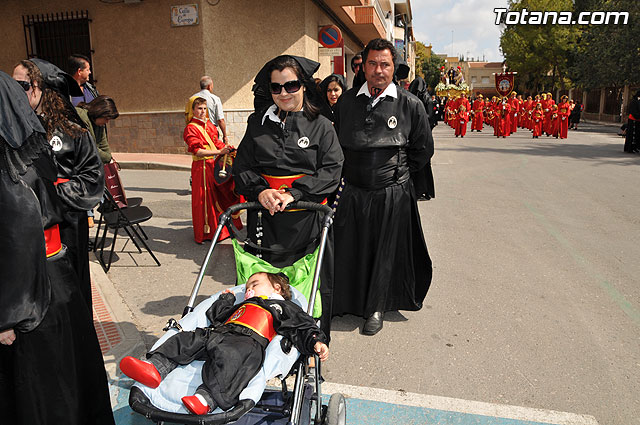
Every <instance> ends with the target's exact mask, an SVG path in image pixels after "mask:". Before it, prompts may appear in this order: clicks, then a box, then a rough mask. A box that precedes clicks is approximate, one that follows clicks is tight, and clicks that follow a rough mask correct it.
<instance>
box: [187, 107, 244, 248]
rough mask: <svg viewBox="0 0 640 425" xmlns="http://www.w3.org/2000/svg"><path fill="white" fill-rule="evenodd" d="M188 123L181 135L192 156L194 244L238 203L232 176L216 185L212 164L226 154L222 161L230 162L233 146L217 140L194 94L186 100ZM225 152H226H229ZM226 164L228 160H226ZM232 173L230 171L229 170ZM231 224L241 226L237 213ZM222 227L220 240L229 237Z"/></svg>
mask: <svg viewBox="0 0 640 425" xmlns="http://www.w3.org/2000/svg"><path fill="white" fill-rule="evenodd" d="M185 112H186V118H187V126H186V127H185V129H184V133H183V138H184V141H185V143H186V144H187V146H188V147H187V150H188V151H189V152H191V154H192V155H193V162H192V163H191V216H192V220H193V237H194V239H195V241H196V242H197V243H202V242H203V241H205V240H211V239H213V234H214V233H215V230H216V227H218V216H219V215H220V214H222V213H223V212H224V211H225V210H226V209H227V208H229V207H230V206H231V205H233V204H237V203H238V202H240V197H239V196H238V195H237V194H236V192H235V185H234V183H233V179H231V178H229V179H228V180H226V181H225V182H224V183H222V184H219V183H217V182H216V179H215V170H214V165H215V161H216V159H217V157H218V156H220V155H225V156H224V157H223V161H229V160H230V159H231V157H232V155H233V153H232V151H233V148H232V147H230V146H226V145H225V144H224V142H222V141H221V140H220V139H218V129H217V127H216V126H215V125H214V124H213V123H212V122H211V121H209V118H208V117H207V115H208V111H207V101H206V100H205V99H204V98H201V97H197V96H194V97H192V98H191V99H189V102H187V108H186V111H185ZM230 153H231V155H228V156H227V154H230ZM227 163H229V162H227ZM228 176H231V170H230V169H229V171H228ZM233 223H234V225H235V226H236V227H237V228H238V229H241V228H242V222H241V221H240V215H239V213H238V214H237V215H234V216H233ZM228 237H229V231H228V230H227V229H226V228H225V229H223V230H222V233H221V234H220V240H222V239H225V238H228Z"/></svg>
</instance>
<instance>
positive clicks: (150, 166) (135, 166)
mask: <svg viewBox="0 0 640 425" xmlns="http://www.w3.org/2000/svg"><path fill="white" fill-rule="evenodd" d="M118 164H120V167H121V168H122V169H123V170H170V171H189V170H191V167H190V166H186V165H177V164H168V163H162V162H144V161H118Z"/></svg>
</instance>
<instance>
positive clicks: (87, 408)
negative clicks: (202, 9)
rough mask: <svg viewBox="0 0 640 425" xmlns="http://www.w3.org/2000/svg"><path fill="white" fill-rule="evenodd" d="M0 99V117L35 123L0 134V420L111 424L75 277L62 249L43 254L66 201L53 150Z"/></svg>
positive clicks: (29, 114) (16, 424) (28, 117)
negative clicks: (15, 133) (1, 340)
mask: <svg viewBox="0 0 640 425" xmlns="http://www.w3.org/2000/svg"><path fill="white" fill-rule="evenodd" d="M6 77H8V76H6V74H1V73H0V80H2V79H4V78H6ZM2 90H3V87H2V84H0V92H2ZM20 99H22V100H23V102H24V103H26V104H27V105H28V103H27V99H26V97H25V96H24V94H20V97H15V98H14V100H20ZM2 106H3V107H2V108H0V120H1V121H5V119H11V120H18V121H21V125H23V126H24V127H23V128H26V127H27V126H29V124H26V123H28V122H32V127H33V130H34V131H33V132H32V133H31V134H30V135H29V136H28V137H27V139H26V140H22V141H20V140H19V139H15V140H13V141H12V143H11V145H9V143H7V142H5V140H4V135H3V136H2V137H0V205H2V208H1V209H0V234H1V235H2V236H3V243H2V245H1V247H0V269H1V270H2V279H0V293H1V294H2V296H1V297H0V330H6V329H14V330H15V332H16V340H15V341H14V342H13V344H12V345H9V346H5V345H1V346H0V410H1V411H2V422H3V423H8V424H9V423H10V424H12V425H27V424H29V425H32V424H39V425H54V424H55V425H57V424H61V423H64V424H69V425H86V424H99V425H113V424H114V420H113V414H112V412H111V404H110V399H109V391H108V387H107V377H106V372H105V370H104V363H103V359H102V354H101V352H100V346H99V343H98V338H97V336H96V332H95V328H94V327H93V318H92V314H91V311H90V310H89V308H88V307H87V305H86V303H85V302H84V300H83V299H82V296H81V294H80V291H79V289H78V287H79V285H78V278H77V276H76V274H75V272H74V270H73V268H72V267H71V264H70V263H69V261H68V258H67V252H66V248H64V247H63V248H62V250H61V251H60V252H58V253H57V254H55V255H52V256H51V257H49V258H47V257H46V251H45V239H44V229H46V228H49V227H51V226H53V225H55V224H59V223H61V222H62V209H63V207H62V204H61V202H60V201H59V199H58V196H57V194H56V191H55V189H54V187H53V181H54V180H55V179H56V168H55V165H54V162H53V155H52V152H51V149H50V147H49V146H48V145H47V142H46V139H45V137H44V134H43V132H40V131H41V130H42V128H39V129H38V128H37V127H38V126H37V125H33V119H34V117H35V114H34V113H33V111H31V110H28V111H27V110H24V108H23V109H22V112H16V111H20V109H16V108H13V109H10V108H8V107H7V104H3V105H2ZM23 114H24V115H23ZM7 117H11V118H7ZM25 134H26V133H25ZM13 146H16V148H14V147H13Z"/></svg>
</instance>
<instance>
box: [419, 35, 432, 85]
mask: <svg viewBox="0 0 640 425" xmlns="http://www.w3.org/2000/svg"><path fill="white" fill-rule="evenodd" d="M430 57H431V50H430V49H429V48H428V47H427V46H425V45H424V43H422V42H420V41H416V75H417V76H419V77H422V78H424V72H423V71H422V68H423V64H424V63H425V62H426V61H427V60H429V58H430Z"/></svg>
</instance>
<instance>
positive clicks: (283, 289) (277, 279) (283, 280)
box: [265, 273, 291, 300]
mask: <svg viewBox="0 0 640 425" xmlns="http://www.w3.org/2000/svg"><path fill="white" fill-rule="evenodd" d="M265 274H266V275H267V278H268V279H269V282H271V285H272V286H273V287H275V286H276V285H280V295H282V298H284V299H285V300H290V299H291V287H290V285H289V278H288V277H287V275H286V274H284V273H265Z"/></svg>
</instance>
